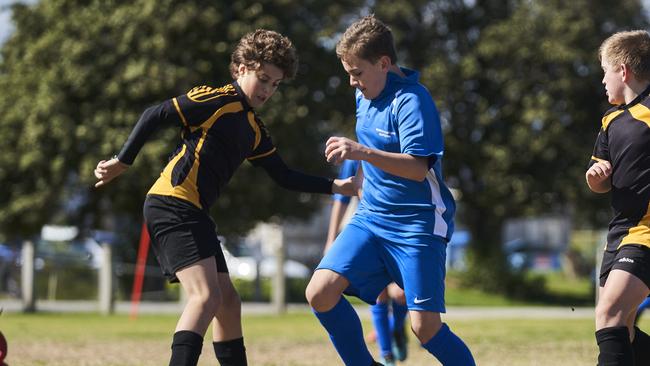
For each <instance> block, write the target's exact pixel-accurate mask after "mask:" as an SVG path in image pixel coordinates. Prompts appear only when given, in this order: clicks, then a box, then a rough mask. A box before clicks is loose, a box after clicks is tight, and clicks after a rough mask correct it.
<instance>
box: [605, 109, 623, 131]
mask: <svg viewBox="0 0 650 366" xmlns="http://www.w3.org/2000/svg"><path fill="white" fill-rule="evenodd" d="M623 112H625V111H624V110H618V111H616V112H612V113H610V114H608V115H606V116H605V117H603V131H605V130H606V129H607V126H608V125H609V123H610V122H612V120H613V119H614V118H616V117H617V116H618V115H619V114H621V113H623Z"/></svg>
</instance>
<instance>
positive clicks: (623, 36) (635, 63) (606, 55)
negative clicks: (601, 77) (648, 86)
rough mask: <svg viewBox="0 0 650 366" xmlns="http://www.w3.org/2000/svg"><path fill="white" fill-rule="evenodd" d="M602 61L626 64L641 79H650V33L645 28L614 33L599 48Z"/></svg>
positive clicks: (611, 63) (612, 63)
mask: <svg viewBox="0 0 650 366" xmlns="http://www.w3.org/2000/svg"><path fill="white" fill-rule="evenodd" d="M598 56H599V59H600V61H601V62H602V61H604V62H606V63H608V64H610V65H622V64H625V65H626V66H628V67H629V68H630V70H631V71H632V73H633V74H634V76H635V77H636V78H637V79H639V80H644V81H650V34H648V32H647V31H645V30H633V31H625V32H618V33H614V34H613V35H611V36H609V38H607V39H606V40H605V41H604V42H603V43H602V44H601V45H600V49H599V50H598Z"/></svg>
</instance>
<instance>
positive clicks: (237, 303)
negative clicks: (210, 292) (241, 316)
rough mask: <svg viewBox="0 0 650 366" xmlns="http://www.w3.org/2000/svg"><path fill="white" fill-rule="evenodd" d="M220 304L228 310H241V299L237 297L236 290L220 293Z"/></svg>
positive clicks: (231, 289)
mask: <svg viewBox="0 0 650 366" xmlns="http://www.w3.org/2000/svg"><path fill="white" fill-rule="evenodd" d="M221 304H222V307H227V308H229V309H241V297H239V293H238V292H237V290H235V289H234V288H230V289H227V290H225V291H224V292H223V293H222V301H221ZM238 311H239V310H238Z"/></svg>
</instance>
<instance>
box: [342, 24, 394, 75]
mask: <svg viewBox="0 0 650 366" xmlns="http://www.w3.org/2000/svg"><path fill="white" fill-rule="evenodd" d="M336 55H337V56H338V57H339V58H340V59H341V60H345V59H346V58H348V57H350V56H356V57H359V58H360V59H363V60H366V61H370V62H372V63H375V62H377V61H378V60H379V58H380V57H382V56H388V57H389V58H390V61H391V62H392V63H393V64H396V63H397V53H396V52H395V45H394V43H393V33H392V32H391V30H390V28H389V27H388V26H387V25H386V24H384V23H383V22H382V21H381V20H379V19H377V18H375V16H374V15H368V16H365V17H363V18H361V19H359V20H357V21H356V22H354V23H352V25H350V26H349V27H348V29H346V30H345V33H343V36H341V39H340V40H339V41H338V43H337V44H336Z"/></svg>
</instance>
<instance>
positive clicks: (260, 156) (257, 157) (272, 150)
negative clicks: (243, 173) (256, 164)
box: [248, 147, 276, 160]
mask: <svg viewBox="0 0 650 366" xmlns="http://www.w3.org/2000/svg"><path fill="white" fill-rule="evenodd" d="M275 150H276V148H275V147H274V148H273V149H271V151H268V152H265V153H264V154H259V155H255V156H251V157H249V158H248V160H255V159H259V158H263V157H265V156H269V155H271V154H273V152H274V151H275Z"/></svg>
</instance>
